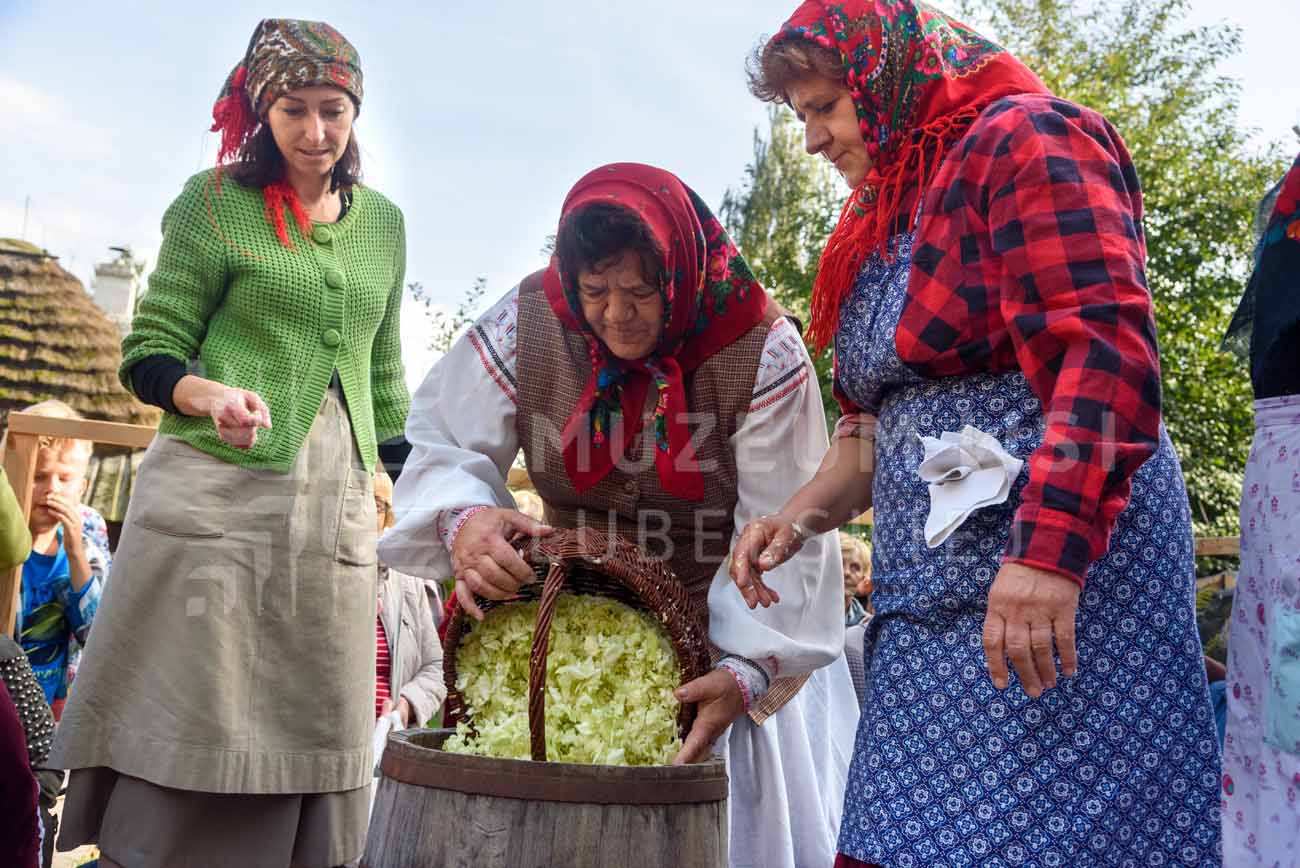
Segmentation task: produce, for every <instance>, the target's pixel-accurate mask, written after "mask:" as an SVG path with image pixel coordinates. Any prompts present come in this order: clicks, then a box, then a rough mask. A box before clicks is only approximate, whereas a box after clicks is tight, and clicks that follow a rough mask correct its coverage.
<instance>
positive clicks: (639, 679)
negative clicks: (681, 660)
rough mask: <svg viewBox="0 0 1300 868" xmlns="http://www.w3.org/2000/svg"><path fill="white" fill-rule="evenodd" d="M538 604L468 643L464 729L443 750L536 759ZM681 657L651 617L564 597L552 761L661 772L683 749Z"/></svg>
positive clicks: (499, 615)
mask: <svg viewBox="0 0 1300 868" xmlns="http://www.w3.org/2000/svg"><path fill="white" fill-rule="evenodd" d="M537 607H538V604H537V603H536V602H530V603H512V604H509V605H505V606H497V607H496V608H493V609H492V610H491V611H489V612H488V613H487V617H486V618H485V620H484V621H483V622H482V623H480V624H475V625H474V627H473V630H472V631H471V632H470V633H469V634H468V635H467V636H465V637H464V638H463V639H462V640H461V645H460V649H459V651H458V653H457V657H456V666H457V676H456V689H457V690H459V691H460V693H461V695H462V696H463V697H464V698H465V703H466V706H467V708H468V710H469V715H470V716H471V717H472V718H473V721H474V728H475V729H477V730H478V735H477V737H474V736H472V735H471V734H470V728H469V725H468V724H467V723H466V722H465V721H461V722H460V723H459V724H458V725H457V727H456V732H455V734H454V735H452V736H451V737H450V738H449V739H447V741H446V742H445V743H444V744H443V750H447V751H452V752H454V753H467V754H475V755H477V756H491V757H501V758H513V759H529V758H530V757H531V751H530V748H529V739H528V657H529V654H530V653H531V651H532V643H533V624H534V622H535V621H536V620H537ZM680 683H681V672H680V669H679V667H678V665H677V655H676V653H675V652H674V651H673V647H672V644H671V643H670V642H669V641H668V637H667V636H666V635H665V633H664V631H663V629H662V628H661V627H660V626H659V625H658V624H657V623H655V621H654V620H652V619H651V618H650V617H649V616H647V615H645V614H644V613H641V612H638V611H636V610H635V609H633V608H631V607H630V606H627V605H625V604H623V603H620V602H618V601H616V600H611V599H609V598H606V597H593V596H586V595H573V594H561V595H560V597H559V599H558V600H557V601H556V607H555V618H554V620H553V621H552V622H551V634H550V646H549V653H548V654H547V658H546V756H547V759H548V760H550V761H553V762H573V763H596V764H599V765H620V766H621V765H627V766H639V765H662V764H666V763H669V762H671V761H672V758H673V756H674V755H675V754H676V753H677V751H678V750H679V749H680V747H681V743H680V742H681V740H680V739H679V738H678V735H677V711H678V703H677V700H676V699H675V698H674V697H673V690H674V689H675V688H676V687H677V686H678V685H679V684H680Z"/></svg>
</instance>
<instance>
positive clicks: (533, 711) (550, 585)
mask: <svg viewBox="0 0 1300 868" xmlns="http://www.w3.org/2000/svg"><path fill="white" fill-rule="evenodd" d="M522 555H523V557H524V559H525V560H526V561H528V562H529V564H530V565H531V566H532V568H533V571H534V572H536V573H537V576H538V577H539V578H540V579H541V580H542V581H540V582H535V583H533V584H529V585H525V586H524V587H523V588H521V589H520V592H519V594H517V595H516V596H514V597H512V598H510V599H509V600H503V601H493V600H486V599H483V598H477V602H478V604H479V607H480V608H482V609H483V610H484V611H485V612H486V611H488V610H489V609H492V608H494V607H496V606H502V605H510V604H513V603H522V602H531V601H533V600H539V599H540V601H541V602H540V605H539V606H538V610H537V621H536V624H535V626H534V629H533V649H532V654H531V656H530V657H529V661H528V730H529V737H530V742H531V747H532V757H533V759H534V760H536V761H538V762H545V761H546V654H547V648H548V646H549V643H550V631H551V619H552V618H553V617H554V616H555V605H556V600H557V599H559V596H560V593H561V591H567V592H568V593H573V594H588V595H592V596H601V597H609V598H611V599H614V600H618V601H619V602H621V603H624V604H626V605H628V606H631V607H632V608H634V609H637V610H639V611H642V612H645V613H647V614H649V615H650V616H652V617H653V618H654V619H655V620H656V621H658V622H659V624H660V625H661V626H662V627H663V628H664V631H665V632H666V633H667V635H668V639H669V641H670V642H671V643H672V646H673V650H674V651H675V652H676V653H677V662H678V665H679V666H680V667H681V671H682V677H683V679H684V680H685V681H690V680H691V679H693V678H698V677H699V676H701V675H704V674H705V673H707V672H708V671H709V650H708V637H707V634H706V632H705V630H704V627H703V624H702V623H701V621H700V619H699V618H698V617H697V616H696V615H695V614H694V612H693V611H692V609H691V604H690V599H689V597H688V595H687V593H686V588H685V586H684V585H682V583H681V582H679V581H678V580H677V579H676V578H675V577H674V576H673V574H672V573H671V572H670V571H669V570H668V568H667V567H666V566H665V565H664V564H663V563H661V562H659V561H655V560H652V559H651V558H649V557H647V556H646V554H645V553H644V552H642V551H641V549H639V548H638V547H637V546H635V545H633V544H632V543H631V542H629V541H628V540H626V539H625V538H623V537H621V536H609V535H607V534H603V533H600V532H599V531H593V530H591V529H589V528H584V529H582V530H561V531H556V532H555V533H553V534H552V535H551V536H548V537H546V538H545V539H541V540H536V541H533V542H531V543H530V544H529V545H528V546H527V548H526V549H525V550H524V551H523V552H522ZM466 618H467V616H466V615H465V613H464V612H463V611H461V610H460V607H456V609H455V612H454V614H453V615H452V616H451V621H450V624H449V625H448V627H447V633H446V635H445V636H444V637H443V676H444V678H445V679H446V682H447V706H446V709H447V710H446V716H445V721H446V723H447V725H449V726H455V725H456V724H457V723H459V722H460V721H462V720H465V721H467V722H469V723H470V724H471V728H472V723H473V722H472V720H470V718H469V714H468V711H467V709H466V707H465V700H464V697H462V696H461V694H460V691H458V690H457V689H456V657H457V653H458V651H459V650H460V641H461V638H462V636H464V634H465V632H466ZM472 623H473V620H472V619H470V624H471V628H472ZM694 720H695V705H694V704H693V703H691V704H683V705H682V707H681V709H680V710H679V711H678V714H677V726H678V731H679V733H680V734H681V735H682V737H683V738H684V737H685V736H686V733H687V732H688V731H689V730H690V728H691V724H692V723H693V722H694Z"/></svg>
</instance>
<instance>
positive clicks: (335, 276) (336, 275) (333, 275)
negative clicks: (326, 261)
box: [325, 268, 347, 289]
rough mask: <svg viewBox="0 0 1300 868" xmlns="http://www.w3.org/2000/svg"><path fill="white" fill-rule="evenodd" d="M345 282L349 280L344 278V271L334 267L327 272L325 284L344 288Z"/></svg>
mask: <svg viewBox="0 0 1300 868" xmlns="http://www.w3.org/2000/svg"><path fill="white" fill-rule="evenodd" d="M345 283H347V281H346V280H344V278H343V272H341V271H338V270H337V269H333V268H331V269H330V270H329V271H327V272H325V284H326V285H327V286H328V287H329V288H330V289H342V288H343V284H345Z"/></svg>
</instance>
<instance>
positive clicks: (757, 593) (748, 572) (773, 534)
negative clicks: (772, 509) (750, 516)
mask: <svg viewBox="0 0 1300 868" xmlns="http://www.w3.org/2000/svg"><path fill="white" fill-rule="evenodd" d="M805 539H806V534H805V533H804V530H803V528H801V527H800V526H799V525H798V524H796V523H795V522H793V521H791V520H789V519H786V518H783V517H781V516H780V515H779V514H778V515H763V516H759V517H758V518H756V519H754V520H753V521H751V522H750V523H749V524H747V525H745V529H744V530H743V531H741V532H740V538H739V539H738V540H736V547H735V549H734V550H733V551H732V553H731V567H730V570H729V571H730V573H731V580H732V581H733V582H735V583H736V587H737V588H739V589H740V595H741V596H742V597H744V598H745V603H746V604H748V605H749V608H751V609H752V608H754V607H755V606H759V605H761V606H762V607H763V608H765V609H766V608H767V607H768V606H770V605H772V604H773V603H779V602H781V596H780V595H779V594H778V593H777V592H776V591H774V590H772V589H771V588H769V587H768V586H767V585H766V584H764V582H763V573H765V572H767V571H768V570H771V569H775V568H776V567H779V566H780V565H781V564H783V563H785V562H786V561H788V560H790V558H792V557H794V555H795V554H796V553H797V552H798V551H799V549H801V548H803V544H804V540H805Z"/></svg>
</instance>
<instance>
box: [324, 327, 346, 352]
mask: <svg viewBox="0 0 1300 868" xmlns="http://www.w3.org/2000/svg"><path fill="white" fill-rule="evenodd" d="M342 340H343V338H342V336H341V335H339V333H338V332H337V331H336V330H334V329H325V332H324V334H322V335H321V336H320V342H321V343H323V344H324V345H325V346H327V347H329V348H330V349H333V348H334V347H337V346H338V345H339V343H340V342H342Z"/></svg>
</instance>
